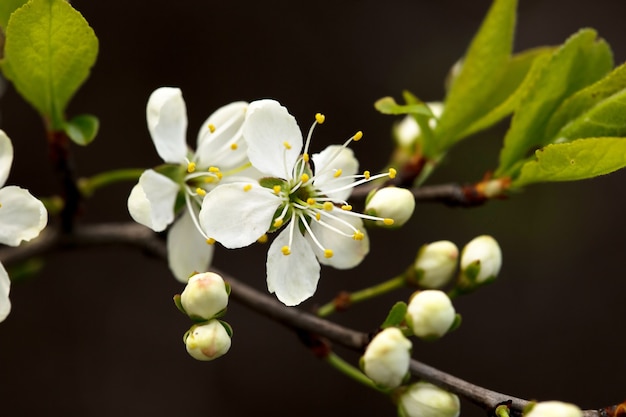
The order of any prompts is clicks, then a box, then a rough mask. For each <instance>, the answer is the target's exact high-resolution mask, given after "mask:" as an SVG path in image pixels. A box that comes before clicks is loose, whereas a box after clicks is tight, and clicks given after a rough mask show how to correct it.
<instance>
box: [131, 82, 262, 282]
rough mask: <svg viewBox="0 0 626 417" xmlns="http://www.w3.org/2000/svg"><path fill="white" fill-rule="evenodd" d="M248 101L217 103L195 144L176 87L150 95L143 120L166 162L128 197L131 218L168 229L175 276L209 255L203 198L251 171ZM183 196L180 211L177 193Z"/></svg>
mask: <svg viewBox="0 0 626 417" xmlns="http://www.w3.org/2000/svg"><path fill="white" fill-rule="evenodd" d="M247 108H248V103H246V102H242V101H240V102H234V103H231V104H228V105H226V106H223V107H221V108H219V109H218V110H217V111H215V112H214V113H213V114H211V116H209V118H208V119H207V120H206V121H205V122H204V123H203V125H202V127H201V128H200V132H199V134H198V138H197V149H196V151H195V152H192V151H190V150H189V148H188V147H187V141H186V133H187V108H186V105H185V101H184V100H183V96H182V93H181V91H180V89H178V88H173V87H161V88H158V89H156V90H155V91H154V92H153V93H152V94H151V96H150V98H149V99H148V105H147V109H146V119H147V122H148V130H149V132H150V136H151V137H152V141H153V142H154V146H155V147H156V150H157V153H158V154H159V156H160V157H161V158H162V159H163V161H165V162H166V164H165V165H163V166H161V167H157V168H156V169H149V170H146V171H145V172H144V173H143V174H142V175H141V177H140V178H139V182H138V183H137V185H135V187H134V188H133V189H132V191H131V193H130V196H129V197H128V211H129V212H130V215H131V216H132V218H133V219H134V220H135V221H136V222H138V223H141V224H143V225H145V226H147V227H149V228H151V229H152V230H154V231H156V232H160V231H163V230H165V229H166V228H167V227H168V226H169V225H172V227H171V228H170V230H169V232H168V242H167V247H168V260H169V266H170V269H171V270H172V272H173V273H174V276H175V277H176V278H177V279H178V280H179V281H181V282H187V279H188V278H189V276H191V275H192V273H193V272H202V271H205V270H206V269H207V268H208V266H209V264H210V262H211V259H212V256H213V247H212V246H211V245H207V243H212V241H211V240H209V241H208V242H207V236H205V235H204V233H203V232H202V230H201V229H200V226H199V223H198V212H199V210H200V206H201V203H202V199H203V198H204V196H205V195H206V193H208V192H210V191H211V190H212V189H213V188H214V187H215V185H216V184H218V183H220V182H223V181H224V182H227V181H236V180H241V179H242V178H244V175H246V174H250V175H253V174H252V172H253V170H252V169H250V164H249V162H248V159H247V155H246V144H245V142H244V141H243V138H242V134H241V128H242V124H243V121H244V118H245V114H246V110H247ZM181 195H182V196H184V203H183V204H182V205H184V206H185V209H184V210H183V212H182V214H179V213H177V208H180V206H181V201H183V200H181V199H179V196H181Z"/></svg>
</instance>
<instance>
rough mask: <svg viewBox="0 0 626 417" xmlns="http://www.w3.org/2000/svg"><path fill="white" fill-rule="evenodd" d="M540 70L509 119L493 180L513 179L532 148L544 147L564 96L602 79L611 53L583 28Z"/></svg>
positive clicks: (589, 30)
mask: <svg viewBox="0 0 626 417" xmlns="http://www.w3.org/2000/svg"><path fill="white" fill-rule="evenodd" d="M542 61H545V65H543V68H541V69H540V73H539V74H538V76H537V77H536V79H535V80H534V82H533V84H532V85H529V86H528V88H527V89H526V91H525V94H524V96H523V97H522V98H521V101H520V103H519V107H518V110H517V111H516V112H515V114H514V116H513V120H512V122H511V127H510V128H509V130H508V132H507V134H506V136H505V138H504V147H503V149H502V151H501V153H500V166H499V168H498V170H497V171H496V176H497V177H503V176H514V175H515V174H516V172H517V170H518V169H519V166H520V165H521V164H522V163H523V160H524V159H525V158H526V156H527V152H528V151H529V150H531V148H533V147H539V146H544V145H546V144H548V141H549V139H551V138H547V137H546V136H545V130H546V127H547V124H548V121H549V119H550V116H551V115H552V114H553V112H554V111H555V110H556V108H557V107H558V106H559V105H560V104H561V102H563V100H565V99H566V98H567V97H569V96H570V95H572V94H573V93H575V92H576V91H578V90H580V89H581V88H584V87H586V86H588V85H590V84H592V83H594V82H596V81H598V80H599V79H601V78H602V77H604V76H605V75H606V74H607V73H608V72H609V71H610V70H611V68H612V67H613V58H612V54H611V50H610V48H609V46H608V45H607V43H606V42H604V41H603V40H601V39H600V40H598V39H596V32H595V31H594V30H592V29H583V30H581V31H579V32H578V33H576V34H574V35H573V36H571V37H570V38H569V39H568V40H567V41H566V42H565V44H564V45H563V46H562V47H561V48H559V49H558V50H557V51H556V52H554V54H553V55H552V56H551V57H550V59H548V60H542Z"/></svg>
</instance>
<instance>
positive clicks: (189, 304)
mask: <svg viewBox="0 0 626 417" xmlns="http://www.w3.org/2000/svg"><path fill="white" fill-rule="evenodd" d="M228 292H229V291H228V288H227V286H226V283H225V282H224V280H223V279H222V277H221V276H219V275H218V274H216V273H213V272H205V273H202V274H196V275H194V276H192V277H191V278H189V281H188V282H187V286H186V287H185V290H184V291H183V293H182V294H181V295H180V302H181V304H182V306H183V309H184V310H185V313H187V315H188V316H189V317H191V318H192V319H199V320H209V319H212V318H213V317H215V316H216V315H218V313H220V312H221V311H222V310H224V309H225V308H226V306H227V304H228Z"/></svg>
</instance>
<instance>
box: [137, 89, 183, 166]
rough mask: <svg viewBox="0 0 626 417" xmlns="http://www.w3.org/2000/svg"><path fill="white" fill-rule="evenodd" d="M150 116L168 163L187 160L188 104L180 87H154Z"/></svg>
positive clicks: (155, 139) (151, 127)
mask: <svg viewBox="0 0 626 417" xmlns="http://www.w3.org/2000/svg"><path fill="white" fill-rule="evenodd" d="M146 119H147V121H148V130H149V131H150V136H151V137H152V141H153V142H154V146H155V148H156V150H157V153H158V154H159V156H160V157H161V158H162V159H163V160H164V161H165V162H169V163H177V164H178V163H183V162H184V161H185V158H186V157H187V141H186V139H185V136H186V134H187V107H186V106H185V100H183V95H182V92H181V91H180V89H178V88H172V87H161V88H158V89H156V90H154V92H153V93H152V94H151V95H150V98H149V99H148V106H147V108H146Z"/></svg>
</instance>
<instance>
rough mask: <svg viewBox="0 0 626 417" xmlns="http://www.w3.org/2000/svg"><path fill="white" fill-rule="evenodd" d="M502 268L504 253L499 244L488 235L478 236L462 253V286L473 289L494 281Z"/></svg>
mask: <svg viewBox="0 0 626 417" xmlns="http://www.w3.org/2000/svg"><path fill="white" fill-rule="evenodd" d="M501 267H502V251H501V250H500V246H499V245H498V242H496V240H495V239H494V238H493V237H491V236H487V235H483V236H478V237H476V238H474V239H472V241H470V242H469V243H468V244H467V245H465V247H464V248H463V252H462V253H461V282H460V284H461V286H462V287H464V288H465V289H473V288H475V287H476V286H478V285H481V284H483V283H485V282H488V281H490V280H492V279H494V278H495V277H496V276H497V275H498V273H499V272H500V268H501Z"/></svg>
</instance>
